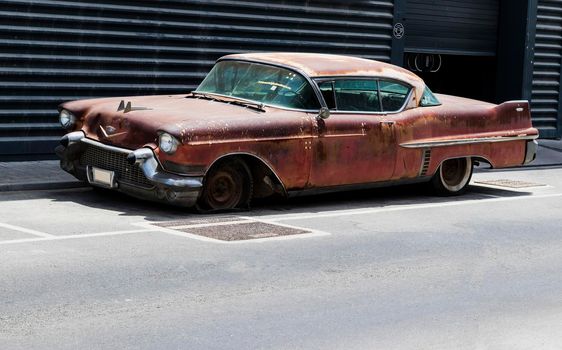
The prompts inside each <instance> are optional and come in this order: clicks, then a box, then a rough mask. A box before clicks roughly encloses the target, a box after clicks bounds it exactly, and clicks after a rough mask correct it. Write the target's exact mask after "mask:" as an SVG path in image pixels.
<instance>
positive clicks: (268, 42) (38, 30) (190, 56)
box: [0, 0, 394, 157]
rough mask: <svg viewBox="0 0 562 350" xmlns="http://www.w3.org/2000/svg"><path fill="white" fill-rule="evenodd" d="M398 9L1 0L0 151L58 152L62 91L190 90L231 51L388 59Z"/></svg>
mask: <svg viewBox="0 0 562 350" xmlns="http://www.w3.org/2000/svg"><path fill="white" fill-rule="evenodd" d="M393 10H394V9H393V0H381V1H347V2H334V1H289V0H287V1H271V2H262V1H234V0H205V1H203V0H184V1H180V0H162V1H127V0H123V1H117V0H115V1H108V0H101V1H93V0H90V1H64V0H0V82H1V84H0V106H1V107H0V157H1V156H3V155H4V156H5V155H10V154H11V155H14V154H21V153H22V152H23V153H25V154H33V153H36V154H49V153H52V147H51V146H53V147H54V145H55V144H56V142H57V140H58V138H59V136H60V135H61V133H62V130H61V129H60V128H59V127H58V123H57V112H56V106H57V105H58V104H59V103H61V102H63V101H66V100H72V99H79V98H89V97H102V96H121V95H139V94H167V93H183V92H187V91H189V90H192V89H194V88H195V87H196V86H197V84H198V83H199V82H200V81H201V79H202V78H203V77H204V75H205V74H206V72H207V71H208V70H209V69H210V68H211V66H212V64H213V62H214V61H215V60H216V59H217V58H218V57H220V56H222V55H225V54H229V53H238V52H251V51H304V52H326V53H340V54H350V55H357V56H361V57H366V58H372V59H379V60H383V61H390V57H391V46H392V38H391V35H392V25H393ZM14 140H16V141H14ZM17 140H21V142H25V143H26V144H25V146H22V145H15V144H14V142H17Z"/></svg>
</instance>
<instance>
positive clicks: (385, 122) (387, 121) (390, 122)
mask: <svg viewBox="0 0 562 350" xmlns="http://www.w3.org/2000/svg"><path fill="white" fill-rule="evenodd" d="M381 124H382V125H388V126H393V125H394V120H383V121H381Z"/></svg>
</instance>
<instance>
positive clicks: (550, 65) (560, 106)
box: [531, 0, 562, 138]
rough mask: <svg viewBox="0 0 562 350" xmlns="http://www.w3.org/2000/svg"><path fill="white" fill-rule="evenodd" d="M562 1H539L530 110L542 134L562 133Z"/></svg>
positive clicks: (545, 135) (554, 134)
mask: <svg viewBox="0 0 562 350" xmlns="http://www.w3.org/2000/svg"><path fill="white" fill-rule="evenodd" d="M561 64H562V0H539V1H538V8H537V25H536V34H535V55H534V59H533V85H532V95H531V113H532V116H533V126H535V127H536V128H538V129H539V130H540V133H541V137H546V138H554V137H560V135H561V132H562V130H561V129H562V113H561V110H562V98H561V97H562V95H561V94H562V90H561V87H562V86H561V84H560V79H561V74H560V73H561Z"/></svg>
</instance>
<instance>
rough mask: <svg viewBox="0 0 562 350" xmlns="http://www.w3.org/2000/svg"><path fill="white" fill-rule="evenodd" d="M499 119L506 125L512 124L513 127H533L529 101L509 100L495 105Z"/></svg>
mask: <svg viewBox="0 0 562 350" xmlns="http://www.w3.org/2000/svg"><path fill="white" fill-rule="evenodd" d="M495 109H496V111H497V113H498V117H499V121H500V123H501V124H504V125H511V127H512V128H513V129H525V128H531V127H533V125H532V122H531V110H530V107H529V101H527V100H519V101H507V102H504V103H502V104H500V105H498V106H496V107H495Z"/></svg>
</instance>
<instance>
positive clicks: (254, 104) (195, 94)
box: [187, 91, 265, 112]
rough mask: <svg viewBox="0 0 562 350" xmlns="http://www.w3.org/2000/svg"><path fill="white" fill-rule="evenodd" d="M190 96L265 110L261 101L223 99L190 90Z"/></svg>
mask: <svg viewBox="0 0 562 350" xmlns="http://www.w3.org/2000/svg"><path fill="white" fill-rule="evenodd" d="M191 96H192V97H195V98H204V99H206V100H211V101H217V102H223V103H228V104H232V105H237V106H242V107H246V108H252V109H255V110H258V111H260V112H265V109H264V104H263V103H258V102H250V101H241V100H232V101H230V100H224V99H221V98H220V97H219V96H216V95H212V94H207V93H204V92H197V91H192V92H191ZM187 97H190V96H189V95H188V96H187Z"/></svg>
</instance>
